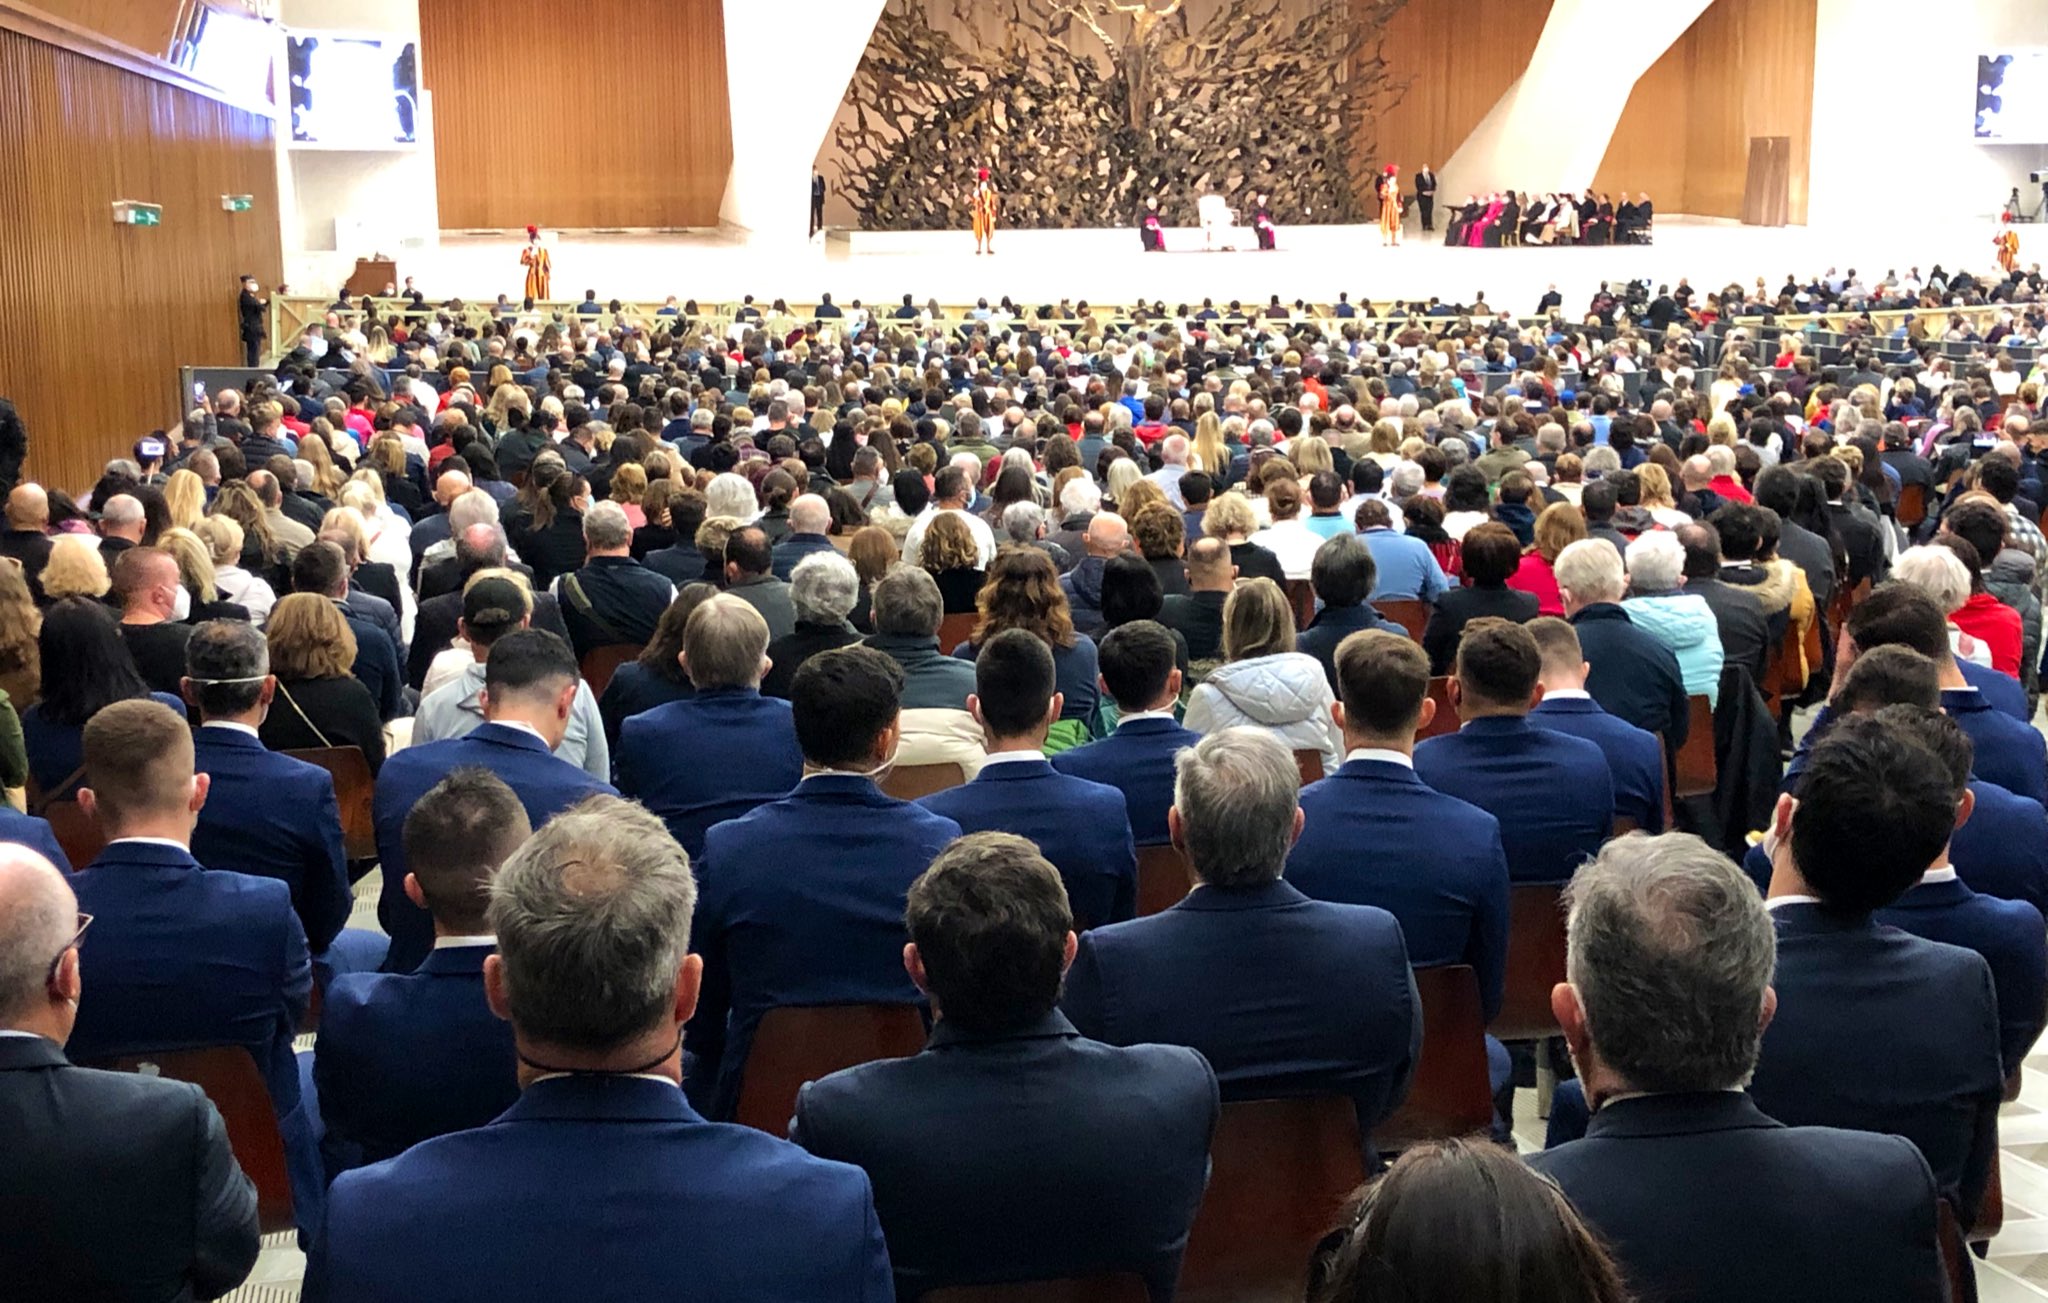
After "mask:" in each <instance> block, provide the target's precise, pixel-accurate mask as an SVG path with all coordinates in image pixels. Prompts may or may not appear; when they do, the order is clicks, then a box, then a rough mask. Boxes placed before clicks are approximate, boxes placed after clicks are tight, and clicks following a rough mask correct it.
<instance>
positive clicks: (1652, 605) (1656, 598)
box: [1621, 589, 1722, 700]
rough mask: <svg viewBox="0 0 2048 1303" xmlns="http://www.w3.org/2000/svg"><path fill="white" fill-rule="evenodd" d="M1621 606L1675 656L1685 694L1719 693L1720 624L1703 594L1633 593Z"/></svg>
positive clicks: (1631, 618) (1677, 592) (1706, 695)
mask: <svg viewBox="0 0 2048 1303" xmlns="http://www.w3.org/2000/svg"><path fill="white" fill-rule="evenodd" d="M1621 609H1622V610H1623V611H1626V612H1627V613H1628V618H1629V619H1630V620H1631V621H1633V622H1634V624H1635V626H1636V627H1637V628H1639V629H1642V630H1644V631H1645V632H1647V633H1651V634H1654V635H1656V637H1657V640H1658V641H1660V642H1662V643H1663V644H1664V645H1665V646H1666V647H1669V648H1670V649H1671V653H1672V655H1674V656H1676V657H1678V672H1679V673H1680V674H1681V675H1683V676H1684V678H1685V692H1686V695H1687V696H1689V697H1690V696H1702V697H1707V698H1709V699H1710V700H1711V699H1715V698H1718V697H1719V696H1720V693H1721V661H1722V652H1721V626H1720V625H1719V624H1718V623H1716V621H1715V620H1714V612H1713V610H1712V609H1711V608H1709V607H1708V606H1707V600H1706V599H1705V598H1704V597H1701V596H1699V595H1698V594H1697V593H1688V592H1685V591H1684V590H1682V589H1674V590H1673V591H1671V592H1668V593H1649V594H1644V595H1641V596H1632V597H1630V598H1629V599H1628V600H1627V601H1625V602H1623V603H1622V604H1621Z"/></svg>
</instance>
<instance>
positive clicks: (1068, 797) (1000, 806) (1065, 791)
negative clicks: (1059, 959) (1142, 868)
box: [918, 758, 1138, 932]
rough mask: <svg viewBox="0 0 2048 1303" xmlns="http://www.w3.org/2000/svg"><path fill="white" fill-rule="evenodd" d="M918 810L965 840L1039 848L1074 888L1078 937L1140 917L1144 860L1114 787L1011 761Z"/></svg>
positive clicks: (1036, 762)
mask: <svg viewBox="0 0 2048 1303" xmlns="http://www.w3.org/2000/svg"><path fill="white" fill-rule="evenodd" d="M918 804H919V805H921V806H923V807H924V808H925V809H927V810H930V811H931V812H932V813H934V814H939V815H944V816H945V817H946V818H948V819H951V820H952V821H953V822H954V823H957V824H959V825H960V831H961V832H963V833H970V832H1013V833H1016V834H1017V835H1018V836H1020V837H1024V838H1028V839H1029V840H1031V841H1033V842H1036V843H1037V844H1038V849H1039V851H1040V852H1041V853H1043V854H1044V856H1045V858H1047V859H1048V860H1051V861H1052V865H1053V867H1054V868H1056V869H1058V870H1059V871H1060V879H1061V880H1062V881H1063V882H1065V883H1066V884H1067V900H1068V903H1069V904H1071V905H1072V906H1073V910H1074V927H1075V929H1076V930H1077V931H1082V932H1085V931H1087V930H1088V929H1089V928H1091V927H1097V926H1099V925H1101V924H1104V923H1121V922H1123V921H1124V920H1125V919H1127V918H1130V917H1132V916H1133V915H1135V914H1136V913H1137V912H1138V852H1137V850H1136V848H1135V846H1134V844H1133V843H1132V841H1131V823H1130V817H1129V816H1128V815H1127V814H1125V813H1124V796H1123V793H1122V792H1119V791H1117V790H1116V789H1115V788H1114V787H1109V786H1106V785H1104V784H1102V783H1093V782H1090V781H1088V780H1087V779H1085V778H1074V777H1072V776H1070V775H1067V774H1063V773H1060V772H1059V771H1057V770H1055V769H1054V768H1053V767H1052V765H1051V764H1050V763H1048V762H1047V761H1045V760H1044V759H1042V758H1034V759H1031V760H1006V761H1004V762H1002V763H1001V764H993V765H985V766H983V768H982V771H981V773H980V775H978V776H977V777H976V778H975V779H974V781H973V782H971V783H966V784H963V785H962V786H959V787H953V788H948V789H947V790H945V791H943V792H934V793H933V794H932V795H930V796H927V797H925V798H924V799H923V800H921V801H919V802H918Z"/></svg>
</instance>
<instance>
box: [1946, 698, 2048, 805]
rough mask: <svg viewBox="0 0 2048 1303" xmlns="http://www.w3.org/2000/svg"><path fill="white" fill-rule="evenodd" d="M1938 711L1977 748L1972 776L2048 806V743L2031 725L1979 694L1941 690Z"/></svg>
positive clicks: (1971, 768) (1972, 763)
mask: <svg viewBox="0 0 2048 1303" xmlns="http://www.w3.org/2000/svg"><path fill="white" fill-rule="evenodd" d="M2008 681H2009V680H2008ZM1941 708H1942V709H1943V710H1945V711H1947V712H1948V715H1949V718H1950V719H1953V720H1954V721H1955V722H1956V723H1957V725H1959V726H1960V727H1961V728H1962V730H1963V732H1965V733H1968V734H1969V735H1970V741H1971V743H1972V744H1974V745H1975V747H1976V749H1977V751H1976V757H1975V759H1973V760H1972V761H1971V763H1970V771H1971V772H1972V773H1974V774H1975V775H1976V776H1977V777H1979V778H1981V779H1984V780H1985V781H1986V782H1991V783H1997V784H1998V785H1999V786H2000V787H2003V788H2004V789H2005V790H2006V791H2008V792H2011V793H2013V794H2014V795H2015V796H2024V797H2027V798H2029V799H2031V800H2035V801H2039V802H2041V803H2043V804H2044V805H2048V741H2044V739H2043V738H2042V736H2041V734H2040V733H2039V732H2038V731H2036V730H2035V728H2034V726H2033V725H2032V724H2023V723H2021V722H2020V721H2019V720H2016V719H2014V718H2013V717H2012V716H2010V715H2008V714H2006V713H2005V712H2004V711H2002V710H2000V709H1998V708H1997V707H1996V706H1994V705H1992V704H1991V701H1990V699H1989V698H1987V697H1986V696H1985V695H1984V694H1983V693H1982V692H1970V691H1967V690H1958V689H1954V688H1944V689H1942V693H1941Z"/></svg>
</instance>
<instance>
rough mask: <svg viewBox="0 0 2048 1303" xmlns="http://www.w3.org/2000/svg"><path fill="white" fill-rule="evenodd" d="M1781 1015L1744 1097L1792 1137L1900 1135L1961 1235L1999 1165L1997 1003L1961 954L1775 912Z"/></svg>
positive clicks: (1982, 974)
mask: <svg viewBox="0 0 2048 1303" xmlns="http://www.w3.org/2000/svg"><path fill="white" fill-rule="evenodd" d="M1772 922H1773V923H1775V924H1776V926H1777V931H1778V969H1777V976H1776V977H1775V979H1774V980H1773V982H1772V985H1773V986H1775V987H1776V988H1777V992H1778V1013H1777V1016H1776V1017H1775V1018H1773V1019H1772V1020H1771V1025H1770V1026H1769V1027H1768V1028H1766V1029H1765V1031H1764V1041H1763V1052H1762V1054H1761V1055H1760V1056H1759V1059H1758V1062H1757V1069H1756V1076H1755V1077H1754V1078H1753V1079H1752V1080H1751V1082H1750V1087H1749V1093H1750V1094H1751V1095H1752V1096H1754V1097H1755V1099H1756V1102H1757V1106H1758V1107H1759V1108H1761V1109H1763V1111H1764V1112H1766V1113H1768V1114H1770V1115H1771V1116H1772V1117H1774V1118H1777V1119H1778V1120H1779V1121H1781V1122H1785V1123H1787V1124H1789V1125H1792V1126H1839V1127H1848V1128H1850V1129H1852V1130H1857V1131H1881V1132H1884V1133H1886V1134H1888V1135H1895V1136H1904V1137H1906V1138H1907V1139H1908V1140H1911V1141H1912V1142H1913V1143H1915V1144H1916V1145H1918V1146H1919V1147H1920V1152H1921V1153H1922V1154H1923V1155H1925V1156H1926V1158H1927V1165H1928V1166H1929V1167H1931V1168H1933V1169H1934V1179H1935V1182H1936V1183H1937V1184H1938V1185H1939V1186H1940V1187H1941V1189H1942V1190H1943V1191H1944V1192H1945V1193H1948V1194H1950V1195H1951V1196H1952V1197H1954V1198H1955V1199H1956V1201H1957V1208H1958V1216H1959V1217H1961V1219H1962V1221H1963V1224H1964V1226H1965V1227H1967V1226H1969V1224H1970V1222H1971V1220H1972V1219H1973V1218H1974V1217H1975V1215H1976V1210H1977V1205H1978V1201H1979V1200H1980V1199H1981V1197H1982V1195H1983V1192H1984V1183H1985V1181H1986V1179H1987V1178H1988V1176H1989V1174H1990V1170H1991V1163H1992V1162H1993V1161H1995V1160H1996V1158H1997V1142H1998V1134H1997V1125H1998V1105H1999V1099H2000V1095H2001V1093H2002V1091H2003V1088H2004V1083H2005V1070H2004V1068H2003V1066H2002V1065H2001V1063H2000V1060H1999V1053H1998V1052H1999V1039H1998V1000H1997V997H1996V995H1995V994H1994V993H1993V988H1992V983H1991V969H1990V967H1989V966H1988V965H1987V964H1985V962H1984V960H1983V958H1982V957H1981V956H1979V955H1977V954H1975V953H1973V952H1971V951H1968V950H1965V949H1963V948H1961V947H1960V946H1949V945H1942V944H1940V943H1938V942H1934V941H1923V940H1922V939H1920V938H1919V937H1916V936H1913V935H1911V934H1909V933H1906V932H1901V931H1899V930H1898V929H1896V928H1889V927H1883V926H1880V925H1879V924H1878V923H1876V922H1874V921H1872V920H1870V919H1867V918H1856V917H1844V916H1841V915H1838V914H1830V913H1828V912H1826V911H1823V910H1822V909H1821V908H1820V907H1819V906H1818V905H1813V904H1804V903H1795V904H1790V905H1781V906H1779V907H1778V908H1777V909H1775V910H1773V911H1772Z"/></svg>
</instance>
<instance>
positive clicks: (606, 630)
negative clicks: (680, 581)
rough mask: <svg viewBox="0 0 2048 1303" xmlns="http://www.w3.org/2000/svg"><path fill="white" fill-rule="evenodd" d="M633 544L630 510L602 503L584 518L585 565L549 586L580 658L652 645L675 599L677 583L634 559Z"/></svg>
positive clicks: (571, 642) (561, 576)
mask: <svg viewBox="0 0 2048 1303" xmlns="http://www.w3.org/2000/svg"><path fill="white" fill-rule="evenodd" d="M632 542H633V530H632V526H631V523H630V522H629V521H628V520H627V519H626V512H625V509H624V508H622V507H621V506H619V504H618V503H616V502H600V503H597V504H596V505H594V506H592V507H591V508H590V510H589V511H588V512H586V513H584V516H583V543H584V562H583V565H582V566H581V567H579V568H578V569H576V570H575V571H573V572H570V573H567V574H562V575H558V576H556V578H555V582H554V583H553V584H552V585H550V586H549V590H548V591H549V592H551V593H553V594H554V597H555V602H556V604H557V605H558V606H560V607H561V610H562V620H563V622H564V623H566V624H567V625H568V626H569V645H570V646H571V647H573V648H575V650H576V655H577V658H578V659H579V660H580V659H581V658H583V657H585V656H588V655H589V654H590V653H591V652H592V651H593V650H595V649H597V648H599V647H609V646H614V645H617V644H620V643H624V644H627V645H630V646H636V647H644V646H646V645H647V642H648V640H649V639H651V638H653V637H654V626H655V624H656V623H657V622H658V621H660V619H661V613H662V612H663V611H664V610H666V609H668V604H669V603H670V602H672V601H674V600H675V596H676V590H675V585H674V584H671V583H670V582H669V581H668V580H667V578H665V577H664V576H662V575H660V574H657V573H656V572H654V571H652V570H649V569H648V568H647V567H646V566H644V565H642V564H640V563H639V562H638V561H635V560H634V559H633V557H632Z"/></svg>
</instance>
